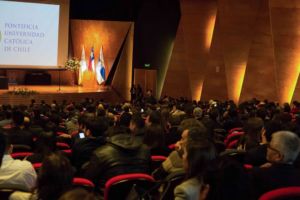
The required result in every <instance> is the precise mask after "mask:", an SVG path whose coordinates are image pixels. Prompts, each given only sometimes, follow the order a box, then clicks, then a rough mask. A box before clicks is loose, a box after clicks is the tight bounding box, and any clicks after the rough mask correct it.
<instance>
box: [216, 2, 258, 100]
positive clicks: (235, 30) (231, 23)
mask: <svg viewBox="0 0 300 200" xmlns="http://www.w3.org/2000/svg"><path fill="white" fill-rule="evenodd" d="M260 1H261V0H248V1H240V0H219V5H218V15H219V18H218V19H220V23H219V24H218V25H219V26H220V29H218V30H220V34H221V42H222V44H223V55H224V62H225V69H226V79H227V88H228V98H229V99H232V100H234V101H235V102H238V101H239V98H240V93H241V88H242V84H243V80H244V75H245V70H246V65H247V59H248V54H249V50H250V44H251V41H252V37H253V34H254V31H253V26H254V25H255V23H256V19H257V13H258V8H259V2H260Z"/></svg>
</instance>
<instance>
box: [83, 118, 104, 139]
mask: <svg viewBox="0 0 300 200" xmlns="http://www.w3.org/2000/svg"><path fill="white" fill-rule="evenodd" d="M85 125H86V135H87V136H92V137H99V136H103V135H104V133H105V131H106V130H107V128H108V121H107V119H106V118H105V117H97V118H94V119H91V120H87V121H86V122H85Z"/></svg>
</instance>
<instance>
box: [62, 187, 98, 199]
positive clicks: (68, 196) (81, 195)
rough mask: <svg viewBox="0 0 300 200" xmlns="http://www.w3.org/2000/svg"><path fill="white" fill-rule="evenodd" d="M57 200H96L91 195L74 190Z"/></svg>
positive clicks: (79, 189) (81, 190)
mask: <svg viewBox="0 0 300 200" xmlns="http://www.w3.org/2000/svg"><path fill="white" fill-rule="evenodd" d="M58 200H97V198H96V197H95V195H94V194H93V193H90V192H88V191H87V190H84V189H82V188H76V189H73V190H70V191H68V192H66V193H64V194H63V195H62V196H61V197H60V198H59V199H58Z"/></svg>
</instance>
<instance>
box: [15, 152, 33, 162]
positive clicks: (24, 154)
mask: <svg viewBox="0 0 300 200" xmlns="http://www.w3.org/2000/svg"><path fill="white" fill-rule="evenodd" d="M32 154H33V153H32V152H17V153H12V154H10V155H11V157H12V158H14V159H20V160H23V159H24V158H25V157H27V156H31V155H32Z"/></svg>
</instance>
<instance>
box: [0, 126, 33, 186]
mask: <svg viewBox="0 0 300 200" xmlns="http://www.w3.org/2000/svg"><path fill="white" fill-rule="evenodd" d="M12 148H13V147H12V145H11V144H10V142H9V137H8V136H6V135H5V134H4V133H3V132H0V188H11V189H17V190H23V191H31V190H32V189H33V188H34V187H35V184H36V179H37V175H36V172H35V170H34V168H33V166H32V165H31V163H30V162H28V161H21V160H14V159H13V158H12V157H11V156H10V155H9V154H10V153H11V151H12Z"/></svg>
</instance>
